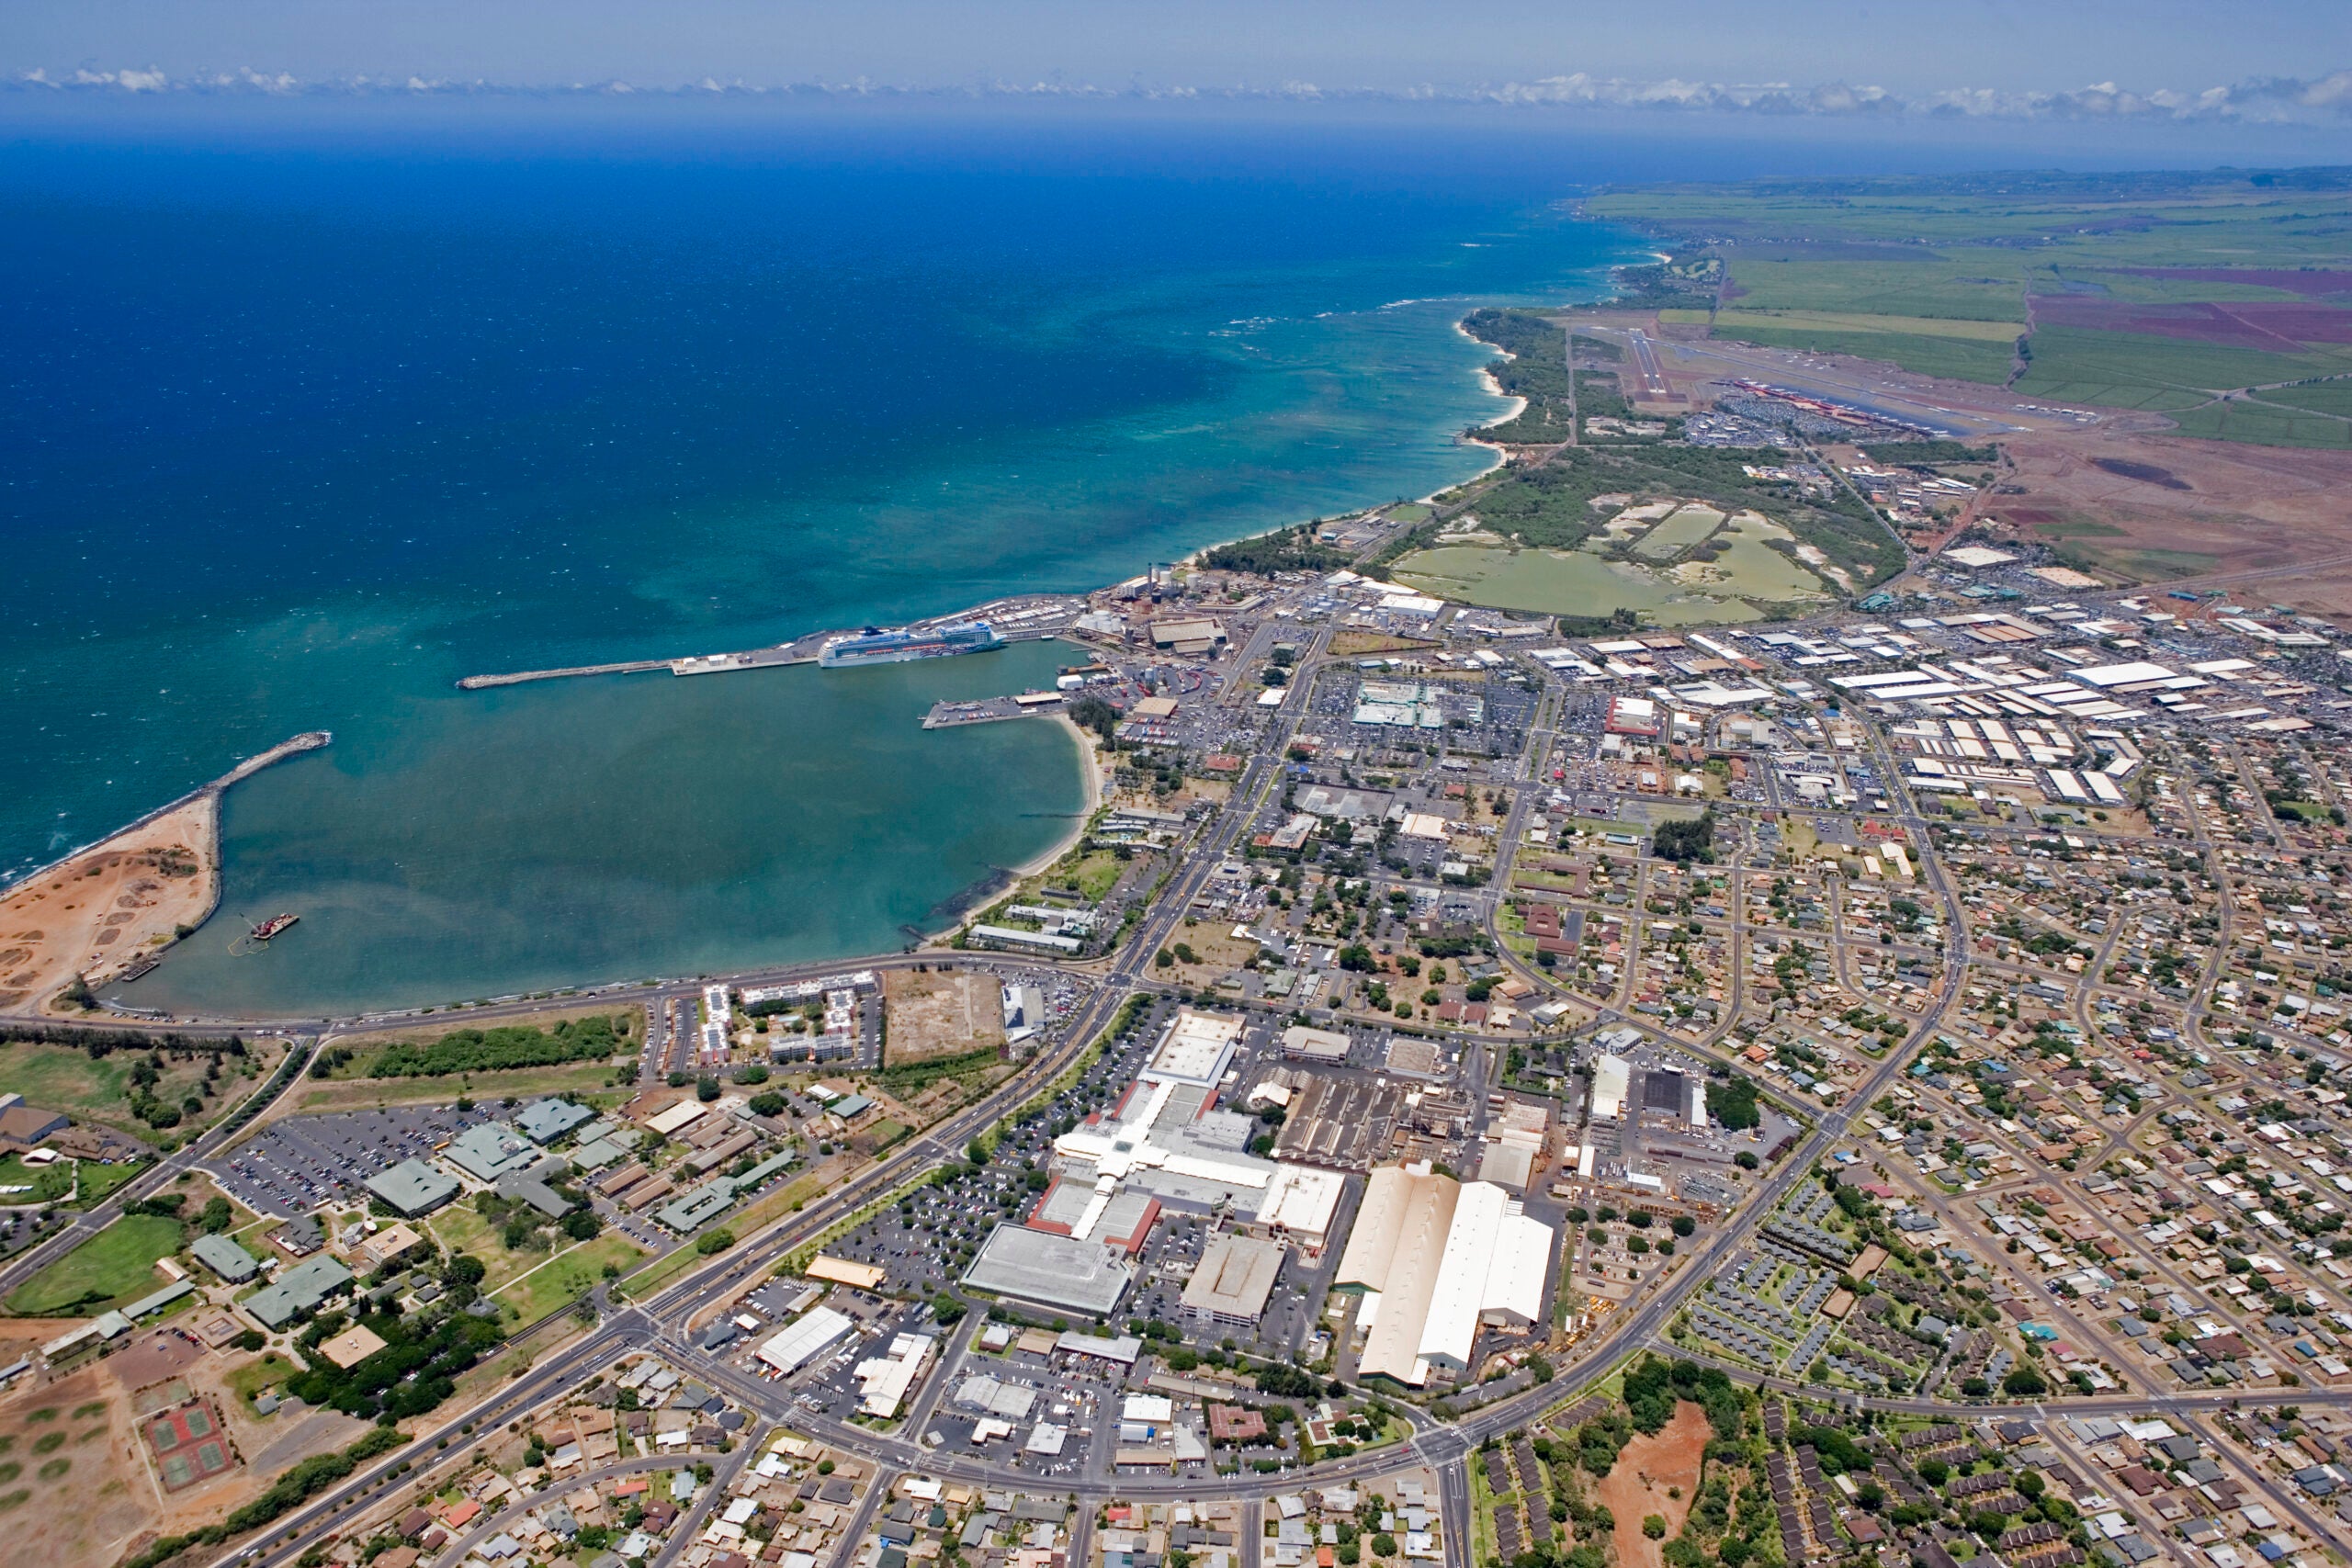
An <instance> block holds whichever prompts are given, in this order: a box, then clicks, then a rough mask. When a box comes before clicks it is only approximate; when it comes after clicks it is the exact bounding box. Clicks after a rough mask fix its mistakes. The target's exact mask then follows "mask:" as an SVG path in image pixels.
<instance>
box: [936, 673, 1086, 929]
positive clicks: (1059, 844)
mask: <svg viewBox="0 0 2352 1568" xmlns="http://www.w3.org/2000/svg"><path fill="white" fill-rule="evenodd" d="M1044 717H1046V718H1050V719H1052V720H1053V722H1054V723H1055V724H1057V725H1058V726H1060V727H1061V728H1063V729H1064V730H1066V731H1068V732H1069V738H1070V739H1071V740H1072V741H1074V742H1075V743H1076V744H1077V746H1078V760H1079V761H1078V765H1079V772H1080V773H1082V774H1084V775H1085V782H1086V805H1085V807H1083V808H1081V809H1080V812H1079V815H1078V819H1077V822H1076V824H1075V825H1074V826H1073V827H1072V828H1071V829H1070V830H1069V832H1067V833H1065V834H1063V835H1062V836H1061V837H1060V838H1059V839H1057V840H1055V841H1054V842H1053V843H1052V844H1051V845H1050V846H1048V847H1047V848H1046V849H1045V850H1043V851H1041V852H1038V853H1036V854H1034V855H1031V856H1030V857H1029V858H1028V859H1027V860H1025V861H1023V862H1022V863H1020V864H1019V865H1016V866H1012V867H1009V868H1007V869H1009V870H1010V871H1011V872H1012V880H1013V881H1015V882H1019V881H1021V880H1023V878H1025V877H1031V876H1035V875H1036V874H1038V873H1039V872H1042V871H1044V870H1046V868H1047V867H1049V866H1051V865H1052V864H1053V863H1055V862H1056V861H1058V860H1060V859H1061V858H1062V856H1064V855H1066V854H1068V853H1069V852H1070V851H1071V849H1072V848H1074V847H1075V846H1076V845H1077V844H1078V842H1079V840H1081V839H1084V838H1085V837H1086V829H1087V827H1088V826H1089V825H1090V824H1091V823H1092V822H1093V820H1094V814H1095V813H1096V812H1098V811H1100V810H1102V809H1103V755H1102V753H1101V752H1100V751H1098V750H1095V746H1094V737H1093V735H1092V733H1091V732H1090V731H1088V730H1085V729H1082V728H1080V727H1079V723H1078V720H1076V719H1074V718H1072V717H1070V716H1069V714H1068V713H1067V712H1064V713H1055V714H1046V715H1044ZM957 924H959V925H960V924H962V922H961V921H960V920H959V921H958V922H957Z"/></svg>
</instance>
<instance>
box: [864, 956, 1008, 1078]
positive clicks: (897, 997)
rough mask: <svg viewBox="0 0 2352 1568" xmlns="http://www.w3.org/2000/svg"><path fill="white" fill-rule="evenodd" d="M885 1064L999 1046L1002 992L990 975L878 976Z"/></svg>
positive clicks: (898, 973)
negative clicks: (885, 1024) (886, 1028)
mask: <svg viewBox="0 0 2352 1568" xmlns="http://www.w3.org/2000/svg"><path fill="white" fill-rule="evenodd" d="M882 996H883V1002H884V1006H885V1008H886V1009H887V1012H888V1019H889V1021H890V1041H889V1047H888V1066H893V1067H903V1066H909V1065H910V1064H911V1063H915V1062H927V1061H929V1060H931V1059H932V1058H933V1057H934V1056H960V1055H965V1054H966V1053H967V1052H971V1051H978V1050H980V1049H982V1048H984V1047H987V1048H993V1047H995V1046H998V1045H1001V1044H1003V1043H1004V992H1003V988H1002V987H1001V986H999V985H998V984H997V981H996V977H995V976H992V975H941V974H937V973H921V974H919V973H915V972H913V971H910V970H904V969H888V970H885V971H883V978H882Z"/></svg>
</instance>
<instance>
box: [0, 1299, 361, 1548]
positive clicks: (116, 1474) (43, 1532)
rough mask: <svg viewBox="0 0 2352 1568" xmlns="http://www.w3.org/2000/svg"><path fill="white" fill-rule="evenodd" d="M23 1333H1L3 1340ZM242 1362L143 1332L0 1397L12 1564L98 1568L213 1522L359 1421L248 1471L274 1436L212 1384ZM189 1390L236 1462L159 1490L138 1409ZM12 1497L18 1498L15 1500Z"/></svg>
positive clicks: (178, 1398) (339, 1419) (314, 1436)
mask: <svg viewBox="0 0 2352 1568" xmlns="http://www.w3.org/2000/svg"><path fill="white" fill-rule="evenodd" d="M26 1326H28V1325H14V1324H12V1325H10V1329H11V1332H12V1334H13V1333H14V1332H16V1331H17V1330H18V1329H20V1328H23V1327H26ZM250 1359H252V1358H251V1357H248V1356H245V1355H243V1354H241V1353H239V1352H235V1351H230V1352H227V1353H225V1354H216V1353H210V1352H207V1351H205V1350H203V1349H202V1348H199V1347H197V1346H194V1345H191V1344H189V1343H188V1342H187V1341H186V1340H185V1339H183V1338H181V1337H179V1336H177V1335H175V1334H173V1333H170V1332H168V1331H165V1332H162V1333H158V1332H156V1331H152V1330H151V1331H148V1332H146V1333H145V1334H143V1335H142V1337H141V1338H140V1339H138V1340H136V1341H133V1342H131V1343H130V1344H127V1345H126V1346H124V1347H123V1348H120V1349H118V1350H117V1351H116V1352H115V1353H114V1354H112V1355H110V1356H108V1357H107V1358H106V1359H103V1360H100V1361H97V1362H96V1363H94V1364H92V1365H90V1366H87V1367H85V1368H84V1369H83V1370H82V1371H77V1372H74V1373H72V1374H70V1375H68V1376H67V1377H65V1378H63V1379H62V1380H60V1381H58V1382H51V1383H35V1384H33V1385H32V1386H30V1387H27V1388H22V1389H20V1390H18V1391H17V1393H14V1394H12V1395H11V1396H10V1397H9V1398H7V1399H6V1401H0V1450H5V1451H0V1474H6V1473H8V1472H9V1470H10V1468H11V1467H16V1470H17V1472H16V1473H15V1474H14V1475H13V1476H12V1477H11V1479H10V1480H9V1481H8V1482H7V1483H6V1484H5V1485H0V1508H4V1509H5V1517H6V1520H7V1523H8V1526H9V1528H10V1529H12V1530H13V1531H14V1532H15V1533H14V1536H13V1539H14V1540H15V1541H16V1544H17V1550H18V1551H22V1552H24V1553H25V1556H24V1557H23V1558H22V1559H21V1560H20V1562H21V1564H22V1568H106V1565H107V1564H108V1563H111V1562H115V1561H117V1560H119V1558H120V1557H122V1556H123V1554H124V1553H125V1552H127V1551H130V1550H131V1549H132V1548H133V1547H134V1546H135V1545H136V1544H137V1543H138V1542H139V1541H140V1540H142V1539H144V1538H146V1537H148V1536H150V1535H151V1534H153V1533H156V1532H164V1533H175V1532H178V1531H182V1530H186V1529H190V1528H192V1527H194V1526H197V1525H199V1524H203V1523H206V1522H208V1521H209V1520H212V1519H215V1518H217V1517H220V1515H221V1514H222V1513H223V1512H224V1511H226V1510H227V1509H229V1508H232V1507H234V1506H237V1505H238V1504H240V1503H242V1502H243V1501H245V1500H246V1499H247V1498H249V1497H251V1496H253V1495H254V1494H255V1493H256V1492H257V1491H259V1489H260V1487H261V1485H262V1484H263V1483H264V1482H265V1481H266V1479H267V1477H268V1476H270V1475H272V1474H274V1473H275V1472H276V1471H277V1470H281V1469H283V1468H285V1466H286V1465H288V1464H291V1463H293V1462H294V1461H296V1460H299V1459H302V1458H306V1457H308V1456H309V1455H310V1454H311V1453H315V1452H319V1451H322V1448H324V1447H327V1446H332V1442H333V1439H334V1438H336V1437H338V1436H341V1437H343V1438H344V1440H345V1441H347V1440H349V1439H348V1436H347V1434H348V1433H349V1432H351V1431H355V1430H358V1429H361V1428H360V1425H359V1424H358V1423H356V1422H354V1421H351V1420H349V1419H348V1418H347V1417H344V1416H332V1417H330V1421H331V1424H332V1426H333V1430H331V1431H330V1430H325V1429H321V1430H317V1431H314V1432H311V1433H308V1434H305V1436H306V1437H308V1438H310V1439H311V1440H309V1441H304V1442H300V1443H293V1444H288V1443H284V1442H277V1443H276V1444H275V1451H274V1452H273V1453H272V1457H273V1459H274V1460H275V1461H277V1462H276V1463H275V1464H274V1465H271V1466H267V1467H263V1466H259V1465H257V1463H256V1462H255V1461H256V1455H257V1454H258V1453H259V1452H261V1451H263V1450H271V1449H272V1447H273V1440H274V1439H277V1438H281V1437H282V1436H283V1435H284V1434H281V1433H279V1432H278V1431H277V1430H274V1429H273V1427H274V1423H272V1422H256V1421H254V1419H253V1418H252V1417H251V1416H250V1415H248V1414H247V1413H246V1411H245V1409H244V1408H243V1406H242V1404H241V1403H240V1402H239V1401H238V1400H237V1399H236V1398H235V1397H234V1396H233V1395H232V1394H230V1393H228V1392H227V1390H226V1388H225V1386H224V1384H223V1383H222V1382H221V1379H222V1376H223V1374H225V1373H226V1372H228V1371H231V1370H232V1368H233V1367H235V1366H236V1365H238V1364H241V1363H243V1362H244V1361H247V1360H250ZM191 1393H194V1394H208V1395H210V1396H211V1399H210V1410H211V1411H212V1412H216V1413H217V1414H218V1415H219V1416H220V1418H221V1419H222V1420H224V1421H225V1424H226V1425H225V1435H226V1437H227V1438H228V1443H229V1447H230V1448H231V1449H232V1450H233V1452H234V1453H235V1454H236V1455H237V1457H238V1461H239V1462H237V1463H235V1464H234V1465H232V1468H230V1469H229V1470H228V1471H227V1472H224V1473H222V1474H220V1475H219V1476H216V1477H214V1478H212V1479H209V1480H204V1481H199V1482H198V1483H195V1484H193V1485H190V1486H187V1487H186V1488H184V1489H183V1490H181V1491H178V1492H175V1493H173V1494H170V1495H168V1496H167V1495H165V1494H164V1490H163V1487H162V1485H161V1483H159V1481H158V1480H157V1479H156V1472H155V1469H154V1466H153V1463H152V1462H151V1461H150V1459H149V1458H148V1457H147V1456H146V1455H145V1454H144V1453H143V1452H142V1451H141V1443H140V1430H141V1423H140V1420H139V1412H140V1410H141V1409H164V1408H168V1407H170V1406H173V1405H175V1404H180V1403H181V1402H183V1401H185V1400H186V1399H187V1396H188V1395H189V1394H191ZM19 1494H22V1496H21V1498H19V1496H18V1495H19Z"/></svg>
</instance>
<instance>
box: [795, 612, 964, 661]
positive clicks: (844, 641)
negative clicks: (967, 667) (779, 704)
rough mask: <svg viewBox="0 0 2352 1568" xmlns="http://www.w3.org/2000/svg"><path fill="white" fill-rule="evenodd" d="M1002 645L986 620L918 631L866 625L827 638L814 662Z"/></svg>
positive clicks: (934, 655)
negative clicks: (850, 631)
mask: <svg viewBox="0 0 2352 1568" xmlns="http://www.w3.org/2000/svg"><path fill="white" fill-rule="evenodd" d="M1003 646H1004V639H1003V638H1002V637H999V636H997V635H996V628H995V627H994V626H989V624H988V623H987V622H986V621H964V622H960V623H957V624H955V625H951V626H933V627H932V628H931V629H930V630H929V631H920V632H919V631H914V630H911V629H910V628H908V627H904V626H900V627H898V628H896V629H893V630H889V631H885V630H884V629H883V628H881V627H880V626H868V627H866V628H865V630H864V631H862V632H853V633H851V634H850V635H849V636H847V637H832V638H830V639H828V640H827V641H826V643H825V645H824V646H823V647H822V648H820V649H818V650H817V662H818V663H819V664H820V665H822V666H823V667H824V668H826V669H828V670H839V669H842V668H844V667H846V666H849V665H853V664H903V663H905V662H906V661H907V660H910V659H942V658H944V657H946V656H947V655H949V654H951V653H986V652H987V651H988V650H989V649H992V648H1002V647H1003Z"/></svg>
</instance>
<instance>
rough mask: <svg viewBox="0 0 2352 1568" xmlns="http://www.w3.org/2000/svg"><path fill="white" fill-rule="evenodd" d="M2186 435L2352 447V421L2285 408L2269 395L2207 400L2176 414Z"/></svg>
mask: <svg viewBox="0 0 2352 1568" xmlns="http://www.w3.org/2000/svg"><path fill="white" fill-rule="evenodd" d="M2175 417H2176V419H2177V421H2178V423H2179V424H2180V433H2181V434H2183V435H2197V436H2202V437H2204V438H2205V439H2207V440H2209V441H2243V442H2246V443H2248V444H2250V445H2254V446H2352V420H2344V419H2339V418H2335V417H2332V416H2330V415H2327V414H2324V413H2312V412H2305V411H2304V410H2302V409H2299V408H2286V407H2281V406H2279V405H2278V404H2276V403H2273V402H2271V401H2270V400H2268V399H2267V398H2264V399H2261V400H2245V399H2240V400H2233V401H2231V402H2226V403H2208V404H2206V405H2205V406H2204V407H2203V408H2196V409H2189V410H2188V411H2186V412H2182V413H2180V414H2177V415H2176V416H2175Z"/></svg>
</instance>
